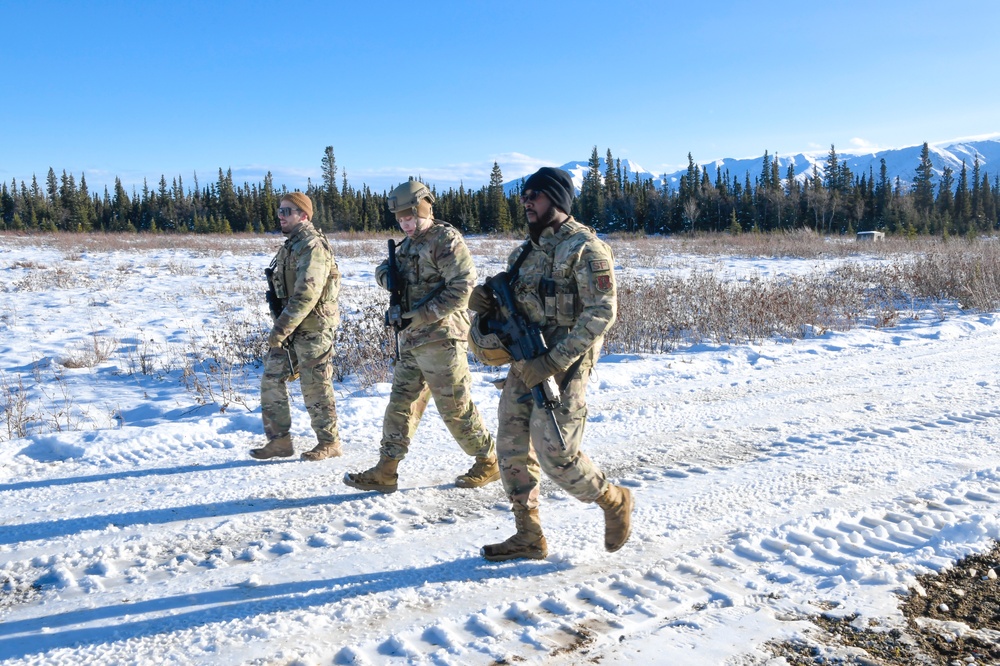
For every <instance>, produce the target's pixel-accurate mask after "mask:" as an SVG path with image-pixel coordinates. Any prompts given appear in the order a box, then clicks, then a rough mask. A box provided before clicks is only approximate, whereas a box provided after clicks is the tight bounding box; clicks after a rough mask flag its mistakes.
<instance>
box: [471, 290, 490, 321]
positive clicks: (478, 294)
mask: <svg viewBox="0 0 1000 666" xmlns="http://www.w3.org/2000/svg"><path fill="white" fill-rule="evenodd" d="M494 307H496V301H495V300H494V299H493V294H491V293H490V290H489V289H487V288H486V287H485V286H484V285H481V284H480V285H476V286H475V287H474V288H473V289H472V293H471V294H469V309H470V310H472V311H473V312H477V313H479V314H481V315H483V316H484V317H485V316H486V315H488V314H489V313H490V312H492V311H493V308H494Z"/></svg>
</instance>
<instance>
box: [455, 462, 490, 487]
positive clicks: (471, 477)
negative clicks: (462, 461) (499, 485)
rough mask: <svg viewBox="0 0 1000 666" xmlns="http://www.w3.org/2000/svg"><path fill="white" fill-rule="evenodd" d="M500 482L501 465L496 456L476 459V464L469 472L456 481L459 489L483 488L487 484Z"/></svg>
mask: <svg viewBox="0 0 1000 666" xmlns="http://www.w3.org/2000/svg"><path fill="white" fill-rule="evenodd" d="M499 480H500V465H499V464H498V463H497V457H496V455H492V456H489V457H488V458H480V457H478V456H477V457H476V462H475V463H474V464H473V465H472V467H470V468H469V471H468V472H466V473H465V474H463V475H461V476H460V477H458V478H457V479H455V485H456V486H458V487H459V488H481V487H482V486H485V485H486V484H487V483H493V482H494V481H499Z"/></svg>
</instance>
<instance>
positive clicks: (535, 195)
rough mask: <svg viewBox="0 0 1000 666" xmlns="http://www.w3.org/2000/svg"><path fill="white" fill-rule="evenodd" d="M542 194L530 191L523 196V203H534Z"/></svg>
mask: <svg viewBox="0 0 1000 666" xmlns="http://www.w3.org/2000/svg"><path fill="white" fill-rule="evenodd" d="M539 194H541V192H539V191H538V190H528V193H527V194H522V195H521V203H528V202H529V201H534V200H535V199H537V198H538V195H539Z"/></svg>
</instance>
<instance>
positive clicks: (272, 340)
mask: <svg viewBox="0 0 1000 666" xmlns="http://www.w3.org/2000/svg"><path fill="white" fill-rule="evenodd" d="M284 341H285V338H284V337H283V336H282V335H281V334H280V333H279V332H278V329H277V328H272V329H271V332H270V333H269V334H268V336H267V346H268V347H270V348H271V349H274V348H275V347H280V346H281V343H283V342H284Z"/></svg>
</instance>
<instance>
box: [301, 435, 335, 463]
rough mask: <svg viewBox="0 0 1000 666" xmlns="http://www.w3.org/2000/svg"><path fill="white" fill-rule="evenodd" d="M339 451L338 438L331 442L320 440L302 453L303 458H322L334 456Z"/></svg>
mask: <svg viewBox="0 0 1000 666" xmlns="http://www.w3.org/2000/svg"><path fill="white" fill-rule="evenodd" d="M341 453H343V452H342V451H341V449H340V440H335V441H331V442H320V443H319V444H317V445H316V446H314V447H313V448H312V449H311V450H309V451H305V452H304V453H303V454H302V459H303V460H323V459H324V458H336V457H337V456H339V455H340V454H341Z"/></svg>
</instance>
